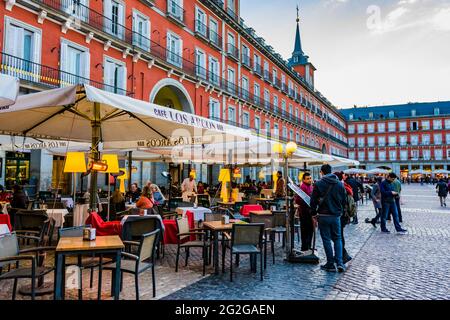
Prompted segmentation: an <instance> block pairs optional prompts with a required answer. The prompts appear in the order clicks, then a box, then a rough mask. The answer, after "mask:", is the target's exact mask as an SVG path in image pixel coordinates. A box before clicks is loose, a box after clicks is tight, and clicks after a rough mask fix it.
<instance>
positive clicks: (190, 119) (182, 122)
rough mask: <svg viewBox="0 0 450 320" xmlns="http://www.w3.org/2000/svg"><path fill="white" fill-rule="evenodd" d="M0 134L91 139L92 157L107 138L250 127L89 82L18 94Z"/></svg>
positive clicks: (220, 132)
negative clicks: (204, 116) (22, 94)
mask: <svg viewBox="0 0 450 320" xmlns="http://www.w3.org/2000/svg"><path fill="white" fill-rule="evenodd" d="M0 115H1V116H0V134H13V135H26V136H31V137H35V138H57V139H68V140H75V141H81V142H88V141H89V142H91V144H92V152H91V158H92V159H93V160H94V161H98V160H100V153H99V150H98V146H99V144H100V143H101V142H108V141H136V140H141V139H158V140H159V141H160V142H161V143H162V144H166V145H171V144H174V143H176V142H177V141H179V140H180V139H187V140H188V141H191V140H192V139H197V140H199V141H201V142H209V143H211V142H222V141H227V140H230V139H232V140H237V141H245V140H247V139H248V138H249V136H250V135H251V134H250V132H249V131H247V130H243V129H241V128H237V127H233V126H230V125H227V124H222V123H220V122H217V121H213V120H210V119H206V118H203V117H199V116H196V115H193V114H188V113H185V112H181V111H177V110H174V109H170V108H166V107H161V106H158V105H155V104H151V103H148V102H144V101H141V100H137V99H133V98H130V97H126V96H121V95H117V94H113V93H110V92H106V91H102V90H100V89H96V88H94V87H92V86H89V85H81V86H71V87H67V88H61V89H54V90H47V91H43V92H39V93H35V94H29V95H24V96H21V97H19V98H18V99H17V102H16V103H15V104H14V105H12V106H10V107H9V108H7V109H2V110H0ZM96 185H97V173H96V172H95V171H94V172H93V174H92V178H91V192H90V194H91V208H95V207H96V198H97V197H96V192H97V187H96Z"/></svg>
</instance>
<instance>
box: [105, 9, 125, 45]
mask: <svg viewBox="0 0 450 320" xmlns="http://www.w3.org/2000/svg"><path fill="white" fill-rule="evenodd" d="M104 10H105V13H104V14H105V32H106V33H109V34H111V35H113V36H115V37H118V38H120V39H124V38H125V27H124V21H125V13H124V4H123V3H121V2H119V1H116V0H105V1H104Z"/></svg>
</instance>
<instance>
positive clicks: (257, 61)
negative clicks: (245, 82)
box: [253, 54, 261, 73]
mask: <svg viewBox="0 0 450 320" xmlns="http://www.w3.org/2000/svg"><path fill="white" fill-rule="evenodd" d="M253 70H254V71H256V72H257V73H261V57H260V56H258V55H257V54H254V55H253Z"/></svg>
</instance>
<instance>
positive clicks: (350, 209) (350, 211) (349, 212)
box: [334, 172, 356, 264]
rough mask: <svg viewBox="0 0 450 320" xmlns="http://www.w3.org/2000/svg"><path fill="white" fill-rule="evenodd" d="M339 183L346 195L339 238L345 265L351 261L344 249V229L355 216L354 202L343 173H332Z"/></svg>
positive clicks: (351, 191)
mask: <svg viewBox="0 0 450 320" xmlns="http://www.w3.org/2000/svg"><path fill="white" fill-rule="evenodd" d="M334 174H335V175H336V176H337V177H338V179H339V181H341V183H342V184H343V185H344V188H345V191H346V193H347V195H346V201H347V203H346V205H345V208H344V214H343V215H342V216H341V237H342V262H343V263H344V264H346V263H347V262H349V261H350V260H352V257H351V256H350V255H349V254H348V252H347V250H346V249H345V236H344V228H345V226H346V225H348V224H349V223H350V219H351V218H352V217H354V216H355V214H356V204H355V200H353V190H352V187H351V186H350V185H349V184H347V183H346V182H345V179H346V178H347V177H346V175H345V173H344V172H335V173H334Z"/></svg>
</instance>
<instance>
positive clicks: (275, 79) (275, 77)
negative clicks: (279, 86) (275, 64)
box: [272, 68, 278, 84]
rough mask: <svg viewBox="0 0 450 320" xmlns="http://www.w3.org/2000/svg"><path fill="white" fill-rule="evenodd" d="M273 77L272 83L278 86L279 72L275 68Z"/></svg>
mask: <svg viewBox="0 0 450 320" xmlns="http://www.w3.org/2000/svg"><path fill="white" fill-rule="evenodd" d="M272 77H273V80H272V82H273V83H275V84H276V81H277V77H278V71H277V69H275V68H274V69H273V70H272Z"/></svg>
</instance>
